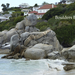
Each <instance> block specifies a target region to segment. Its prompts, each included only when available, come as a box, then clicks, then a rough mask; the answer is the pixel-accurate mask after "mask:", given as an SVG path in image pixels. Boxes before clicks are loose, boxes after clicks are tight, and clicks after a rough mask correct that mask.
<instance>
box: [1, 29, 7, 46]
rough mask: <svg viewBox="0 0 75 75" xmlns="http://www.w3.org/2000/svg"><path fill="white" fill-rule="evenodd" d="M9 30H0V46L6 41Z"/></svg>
mask: <svg viewBox="0 0 75 75" xmlns="http://www.w3.org/2000/svg"><path fill="white" fill-rule="evenodd" d="M7 32H8V31H7V30H4V31H2V32H0V46H1V45H2V43H5V42H6V33H7Z"/></svg>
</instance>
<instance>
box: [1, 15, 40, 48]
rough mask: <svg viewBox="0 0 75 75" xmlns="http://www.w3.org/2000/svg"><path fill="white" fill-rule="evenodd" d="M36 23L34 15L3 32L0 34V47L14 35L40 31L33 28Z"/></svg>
mask: <svg viewBox="0 0 75 75" xmlns="http://www.w3.org/2000/svg"><path fill="white" fill-rule="evenodd" d="M36 23H37V18H36V16H35V15H33V14H32V15H30V16H27V17H26V18H25V19H24V20H22V21H21V22H18V23H17V24H16V26H15V28H13V29H10V30H9V31H7V30H4V31H2V32H0V47H1V46H2V44H4V43H6V42H10V39H11V36H12V35H14V34H21V33H24V32H33V31H34V32H36V31H40V30H39V29H38V28H36V27H35V25H36Z"/></svg>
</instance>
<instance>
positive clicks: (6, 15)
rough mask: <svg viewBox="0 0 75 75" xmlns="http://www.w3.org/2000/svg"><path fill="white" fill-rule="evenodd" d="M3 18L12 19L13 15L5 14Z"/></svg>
mask: <svg viewBox="0 0 75 75" xmlns="http://www.w3.org/2000/svg"><path fill="white" fill-rule="evenodd" d="M3 17H6V18H10V17H11V14H4V15H3Z"/></svg>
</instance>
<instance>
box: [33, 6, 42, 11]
mask: <svg viewBox="0 0 75 75" xmlns="http://www.w3.org/2000/svg"><path fill="white" fill-rule="evenodd" d="M40 7H42V5H38V6H34V7H33V11H38V9H39V8H40Z"/></svg>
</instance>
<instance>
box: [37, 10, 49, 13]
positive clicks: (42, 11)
mask: <svg viewBox="0 0 75 75" xmlns="http://www.w3.org/2000/svg"><path fill="white" fill-rule="evenodd" d="M48 10H50V9H39V10H38V13H46V12H47V11H48Z"/></svg>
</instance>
